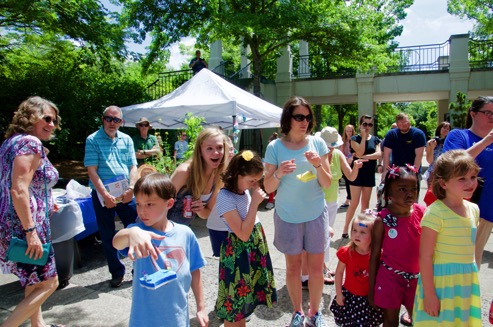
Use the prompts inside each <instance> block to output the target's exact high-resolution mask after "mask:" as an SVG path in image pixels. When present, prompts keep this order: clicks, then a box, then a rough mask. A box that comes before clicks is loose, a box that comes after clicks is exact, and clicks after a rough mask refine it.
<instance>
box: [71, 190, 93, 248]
mask: <svg viewBox="0 0 493 327" xmlns="http://www.w3.org/2000/svg"><path fill="white" fill-rule="evenodd" d="M75 201H76V202H77V204H78V205H79V207H80V210H81V211H82V219H83V221H84V226H85V227H86V230H85V231H83V232H81V233H79V234H77V236H76V237H75V239H76V240H77V241H80V240H82V239H83V238H85V237H87V236H89V235H92V234H94V233H96V232H97V231H98V223H97V221H96V213H95V212H94V207H93V206H92V198H81V199H75Z"/></svg>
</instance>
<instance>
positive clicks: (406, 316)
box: [401, 311, 413, 326]
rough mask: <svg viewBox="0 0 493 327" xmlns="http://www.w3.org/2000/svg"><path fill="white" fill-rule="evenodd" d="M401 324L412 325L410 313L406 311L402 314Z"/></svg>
mask: <svg viewBox="0 0 493 327" xmlns="http://www.w3.org/2000/svg"><path fill="white" fill-rule="evenodd" d="M401 324H403V325H404V326H412V325H413V320H412V319H411V317H409V313H408V312H407V311H406V312H404V313H403V314H402V315H401Z"/></svg>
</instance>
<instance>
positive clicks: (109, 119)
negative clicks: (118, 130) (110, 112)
mask: <svg viewBox="0 0 493 327" xmlns="http://www.w3.org/2000/svg"><path fill="white" fill-rule="evenodd" d="M103 120H104V121H105V122H107V123H111V122H114V123H115V124H120V123H121V122H122V121H123V119H121V118H118V117H111V116H103Z"/></svg>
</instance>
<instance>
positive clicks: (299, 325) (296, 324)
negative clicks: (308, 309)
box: [288, 312, 305, 327]
mask: <svg viewBox="0 0 493 327" xmlns="http://www.w3.org/2000/svg"><path fill="white" fill-rule="evenodd" d="M304 321H305V316H304V315H302V314H301V313H300V312H295V313H293V317H292V318H291V322H290V323H289V325H288V327H303V326H304V325H303V323H304Z"/></svg>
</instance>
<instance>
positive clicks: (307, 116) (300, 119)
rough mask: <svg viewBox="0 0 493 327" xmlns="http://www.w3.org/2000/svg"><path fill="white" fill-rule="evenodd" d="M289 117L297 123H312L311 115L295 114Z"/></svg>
mask: <svg viewBox="0 0 493 327" xmlns="http://www.w3.org/2000/svg"><path fill="white" fill-rule="evenodd" d="M291 117H293V119H294V120H296V121H299V122H302V121H303V120H305V119H306V121H307V122H311V121H312V118H313V117H312V115H306V116H305V115H302V114H297V115H292V116H291Z"/></svg>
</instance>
